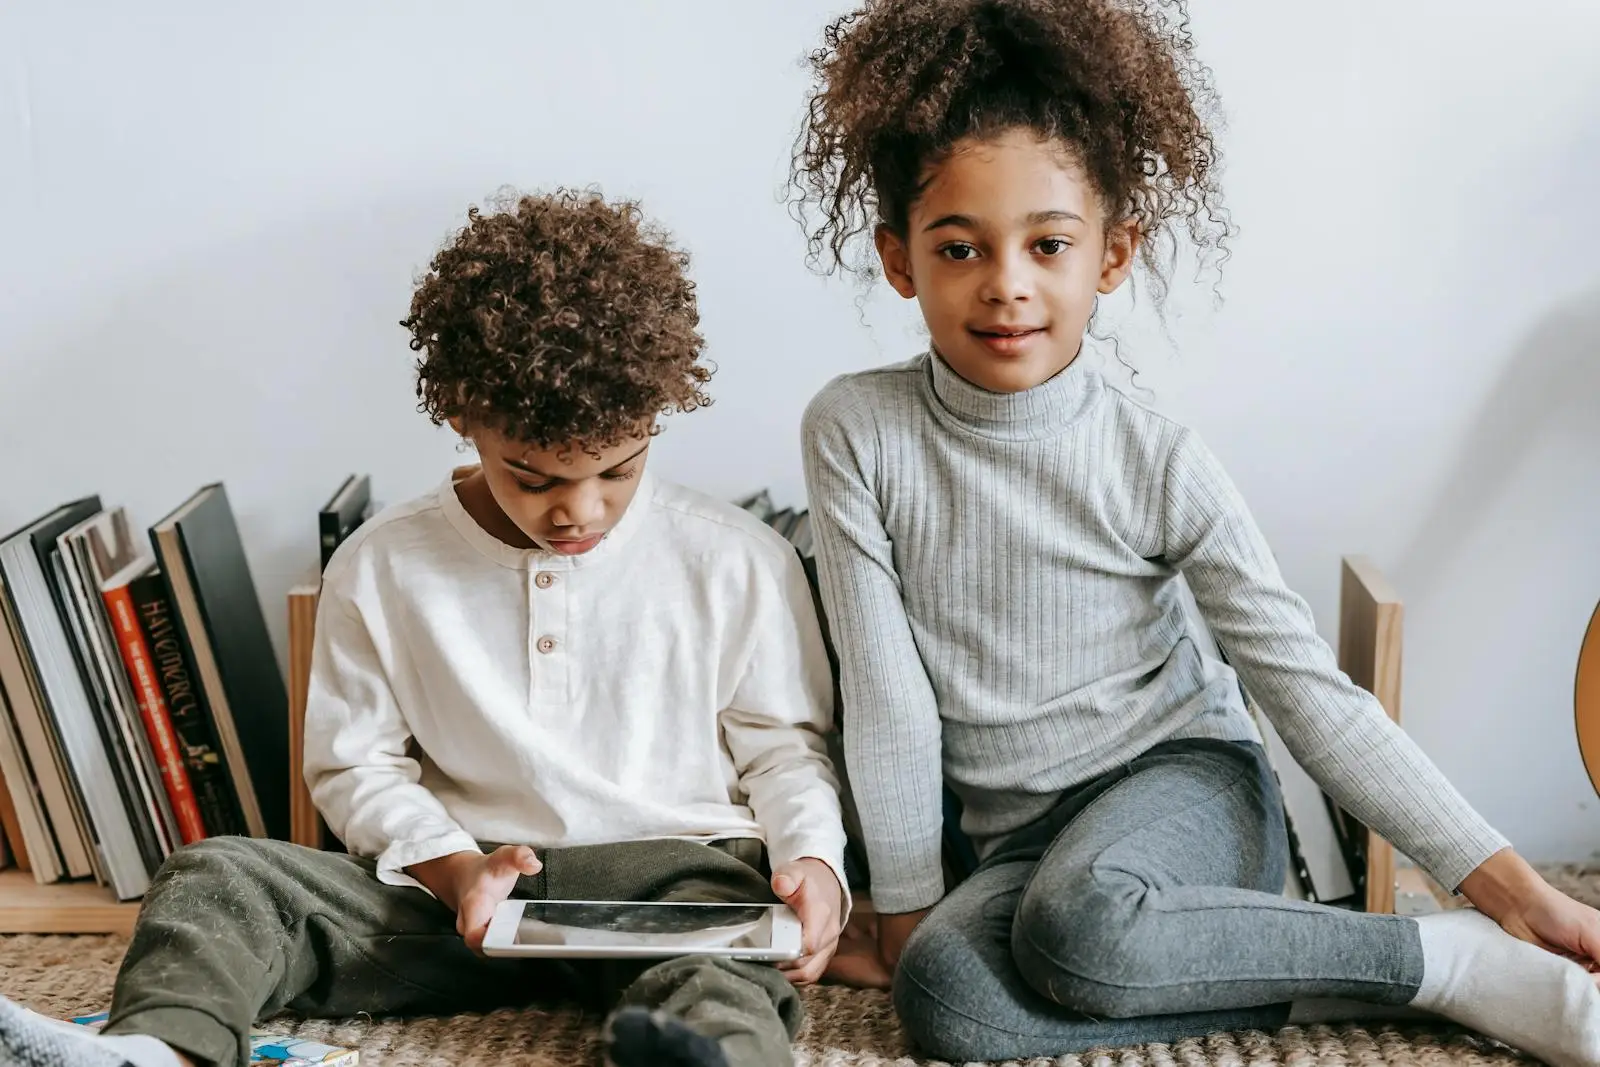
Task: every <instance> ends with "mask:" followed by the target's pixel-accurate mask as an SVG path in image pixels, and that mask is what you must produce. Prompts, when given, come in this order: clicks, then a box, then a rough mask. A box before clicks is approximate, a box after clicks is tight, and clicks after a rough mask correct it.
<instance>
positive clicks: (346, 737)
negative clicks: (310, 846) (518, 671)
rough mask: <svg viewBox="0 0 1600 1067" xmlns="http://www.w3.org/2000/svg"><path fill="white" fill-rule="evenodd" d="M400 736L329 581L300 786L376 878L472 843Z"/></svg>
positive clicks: (362, 627)
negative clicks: (371, 862) (370, 864)
mask: <svg viewBox="0 0 1600 1067" xmlns="http://www.w3.org/2000/svg"><path fill="white" fill-rule="evenodd" d="M410 740H411V731H410V730H409V729H408V727H407V725H406V721H405V718H404V716H403V715H402V714H401V711H400V707H399V705H398V703H397V702H396V700H395V696H394V693H393V691H392V690H391V688H390V684H389V679H388V676H387V674H386V672H385V671H384V668H383V665H382V662H381V658H380V656H379V654H378V650H377V646H376V645H375V643H374V637H373V634H372V633H371V631H370V630H369V629H368V627H367V626H366V624H365V623H364V622H363V621H362V619H361V618H360V617H359V616H358V615H357V613H356V612H355V610H354V609H353V608H352V607H351V605H350V604H349V603H348V602H347V601H346V600H344V599H343V598H342V596H341V594H340V593H339V592H338V591H337V590H336V589H334V588H331V587H330V588H328V589H326V590H325V591H324V593H323V596H322V599H321V601H320V602H319V604H318V606H317V627H316V641H315V645H314V647H313V652H312V661H311V685H310V692H309V695H308V698H307V703H306V726H305V767H304V773H305V780H306V785H307V786H308V787H309V788H310V790H311V799H312V802H313V803H314V804H315V805H316V806H317V809H318V810H319V811H320V812H322V815H323V817H324V818H325V819H327V821H328V826H329V828H330V829H332V830H333V832H334V833H335V834H337V835H338V836H339V839H340V840H342V841H343V842H344V843H345V846H346V847H347V848H349V850H350V851H351V853H353V854H355V855H358V856H371V857H376V858H377V864H378V877H379V879H380V880H381V881H384V882H387V883H389V884H390V885H416V884H418V883H416V882H415V880H414V879H412V878H411V877H410V876H408V875H406V874H404V873H403V870H404V868H406V867H408V866H410V865H411V864H414V863H421V862H423V861H425V860H430V859H437V858H438V857H440V856H446V855H449V854H451V853H453V852H462V851H473V852H476V851H478V846H477V843H476V842H475V841H474V840H473V838H472V835H471V834H469V833H467V832H466V831H465V830H463V829H462V828H461V826H460V824H459V823H457V822H456V821H455V820H454V819H452V818H451V817H450V815H449V814H448V813H447V812H446V811H445V807H444V805H443V804H441V803H440V802H439V800H438V798H436V797H435V796H434V795H433V794H432V793H430V792H429V791H428V790H427V789H426V788H425V787H424V786H422V785H420V784H419V778H420V768H419V766H418V764H417V761H416V760H415V759H413V758H412V757H411V756H410V755H409V754H408V752H407V747H408V744H409V742H410Z"/></svg>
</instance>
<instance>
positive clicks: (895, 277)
mask: <svg viewBox="0 0 1600 1067" xmlns="http://www.w3.org/2000/svg"><path fill="white" fill-rule="evenodd" d="M872 239H873V242H874V243H875V244H876V245H877V246H878V261H879V262H880V263H882V264H883V276H884V277H885V278H887V279H888V280H889V284H890V285H891V286H893V287H894V291H895V292H897V293H899V294H900V295H901V296H903V297H905V298H906V299H907V300H910V299H911V298H912V297H914V296H916V295H917V285H916V282H914V281H913V280H912V278H911V252H910V250H909V249H908V248H906V242H905V239H904V238H902V237H901V236H900V235H899V234H897V233H895V232H894V231H893V230H891V229H890V228H889V227H888V226H886V225H884V224H882V223H880V224H879V225H878V228H877V229H876V230H874V231H873V234H872Z"/></svg>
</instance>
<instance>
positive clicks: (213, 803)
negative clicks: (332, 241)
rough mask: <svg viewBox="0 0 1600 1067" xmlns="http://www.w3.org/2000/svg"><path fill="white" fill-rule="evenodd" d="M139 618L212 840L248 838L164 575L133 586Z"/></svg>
mask: <svg viewBox="0 0 1600 1067" xmlns="http://www.w3.org/2000/svg"><path fill="white" fill-rule="evenodd" d="M128 595H129V596H131V597H132V598H133V603H134V607H135V608H136V609H137V611H138V614H139V625H140V626H141V627H143V629H144V636H145V640H146V641H148V642H150V655H151V658H152V659H154V660H155V667H156V676H157V678H159V679H160V684H161V695H162V696H163V697H165V698H166V701H167V710H168V712H169V713H170V714H171V716H172V726H173V729H175V730H176V731H177V733H178V741H179V743H180V744H182V745H183V763H184V767H185V768H187V770H188V771H189V784H190V786H191V787H192V788H193V789H194V795H195V799H196V800H197V801H198V802H199V804H200V820H201V822H203V823H205V827H206V833H207V834H208V835H209V836H212V837H218V836H222V835H225V834H243V833H244V816H243V815H242V814H241V813H240V811H239V798H238V797H237V796H235V795H234V791H233V780H232V778H231V777H229V775H228V765H227V763H226V762H225V761H224V760H223V758H222V751H221V747H220V746H219V745H218V743H217V735H216V729H215V728H214V727H213V726H212V723H211V709H210V708H209V707H207V705H206V700H205V696H204V695H203V694H202V693H201V691H200V687H199V686H198V685H196V684H195V681H194V670H193V667H192V666H191V664H190V662H189V654H188V649H187V648H185V647H184V643H183V638H182V637H181V636H180V635H179V633H178V628H177V625H176V624H175V623H174V621H173V617H172V603H171V599H170V597H169V595H168V593H167V582H166V579H165V578H164V577H163V576H162V574H161V572H160V571H152V572H151V573H149V574H146V575H144V576H142V577H139V578H136V579H134V580H133V582H132V584H130V585H129V586H128Z"/></svg>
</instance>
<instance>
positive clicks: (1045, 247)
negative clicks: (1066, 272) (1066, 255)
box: [1033, 237, 1072, 256]
mask: <svg viewBox="0 0 1600 1067" xmlns="http://www.w3.org/2000/svg"><path fill="white" fill-rule="evenodd" d="M1033 247H1035V248H1037V249H1038V250H1039V251H1040V253H1042V254H1043V255H1046V256H1059V255H1060V254H1061V253H1063V252H1065V251H1066V250H1067V249H1069V248H1071V247H1072V245H1070V244H1068V243H1067V242H1066V240H1065V239H1063V238H1060V237H1046V238H1045V239H1044V240H1042V241H1040V242H1039V243H1038V244H1036V245H1034V246H1033Z"/></svg>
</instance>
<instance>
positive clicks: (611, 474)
mask: <svg viewBox="0 0 1600 1067" xmlns="http://www.w3.org/2000/svg"><path fill="white" fill-rule="evenodd" d="M638 473H639V470H638V468H637V467H636V468H634V469H633V470H626V471H606V472H605V473H604V474H602V475H601V476H600V477H602V478H604V479H605V480H606V481H608V482H625V481H627V480H628V479H629V478H632V477H633V476H634V475H635V474H638Z"/></svg>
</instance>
